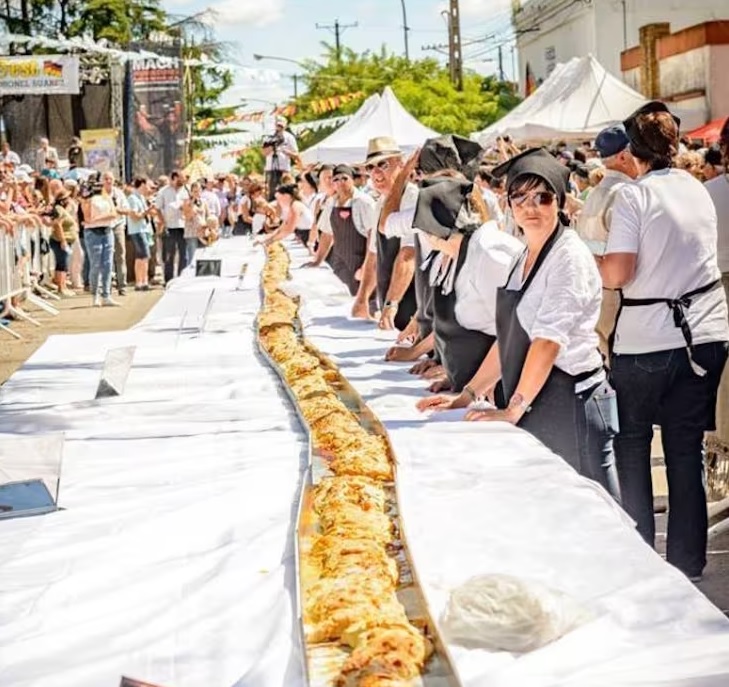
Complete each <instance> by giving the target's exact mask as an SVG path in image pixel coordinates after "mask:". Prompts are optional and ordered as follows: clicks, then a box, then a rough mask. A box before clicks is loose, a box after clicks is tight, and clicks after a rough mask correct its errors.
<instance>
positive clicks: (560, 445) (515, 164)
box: [424, 149, 618, 498]
mask: <svg viewBox="0 0 729 687" xmlns="http://www.w3.org/2000/svg"><path fill="white" fill-rule="evenodd" d="M494 173H495V174H496V175H497V176H503V175H506V176H507V183H506V188H507V194H508V198H509V205H510V207H511V210H512V212H513V215H514V219H515V221H516V224H517V225H518V226H519V227H520V229H521V230H522V231H523V232H524V237H525V241H526V244H527V245H526V250H524V251H523V252H522V253H521V255H520V257H519V258H518V259H517V260H516V261H515V264H514V265H513V267H512V269H511V272H510V274H509V275H508V278H507V279H506V285H505V286H504V287H502V288H500V289H499V290H498V294H497V299H496V345H494V346H493V348H492V349H491V350H490V351H489V354H488V356H487V357H486V359H485V360H484V362H483V364H482V365H481V367H480V369H479V370H478V372H477V373H476V375H475V376H474V377H473V379H472V380H471V381H470V383H469V384H468V385H467V386H466V387H465V388H464V391H463V392H462V393H461V394H460V395H459V396H457V397H455V398H451V399H445V398H443V397H434V398H431V399H428V401H427V405H429V406H430V407H441V408H443V407H451V408H454V407H456V408H457V407H465V406H467V405H469V404H470V403H471V402H473V401H475V400H476V399H477V398H479V397H483V396H486V397H488V398H489V399H490V400H492V401H496V405H497V406H498V408H497V409H494V410H471V411H470V412H469V413H468V414H467V415H466V419H468V420H475V421H502V422H509V423H511V424H515V425H518V426H519V427H522V428H523V429H525V430H527V431H528V432H530V433H531V434H533V435H534V436H535V437H537V438H538V439H539V440H540V441H542V443H544V444H545V445H546V446H547V447H548V448H550V449H552V450H553V451H554V452H555V453H557V454H558V455H560V456H562V458H564V459H565V460H566V461H567V462H568V463H569V464H570V465H572V466H573V467H574V468H575V469H576V470H578V471H579V472H580V473H581V474H583V475H585V476H586V477H589V478H591V479H594V480H596V481H597V482H599V483H600V484H602V485H603V486H604V487H605V488H606V489H607V490H608V491H609V492H610V493H611V494H612V495H613V496H614V497H616V498H617V497H618V486H617V477H616V475H615V467H614V458H613V447H612V442H613V437H614V435H615V434H616V432H617V429H618V428H617V406H616V401H615V393H614V391H613V390H612V388H611V387H610V385H609V384H608V382H607V379H606V375H605V371H604V368H603V362H602V357H601V356H600V353H599V352H598V349H597V345H598V339H597V334H596V333H595V326H596V324H597V320H598V317H599V314H600V299H601V296H602V284H601V280H600V275H599V273H598V270H597V267H596V265H595V261H594V259H593V257H592V255H591V254H590V251H589V250H588V249H587V248H586V246H585V245H584V244H583V243H582V241H581V240H580V239H579V237H578V236H577V234H575V233H574V232H573V231H568V230H565V225H566V224H568V220H567V218H566V217H565V216H564V214H563V213H562V208H564V204H565V200H566V195H567V185H568V182H569V170H568V169H567V168H565V167H564V166H563V165H560V164H559V163H558V162H557V161H556V160H554V158H552V156H551V155H550V154H549V153H548V152H547V151H546V150H543V149H532V150H528V151H526V152H524V153H522V154H521V155H518V156H516V157H514V158H512V159H511V160H509V161H508V162H506V163H504V164H503V165H500V166H499V167H497V168H496V169H495V170H494ZM497 384H498V385H499V389H498V390H497ZM424 405H426V404H424Z"/></svg>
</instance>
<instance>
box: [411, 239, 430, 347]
mask: <svg viewBox="0 0 729 687" xmlns="http://www.w3.org/2000/svg"><path fill="white" fill-rule="evenodd" d="M422 264H423V247H422V245H421V243H420V239H419V238H418V237H417V236H416V237H415V279H414V282H415V302H416V307H417V310H416V312H415V318H416V319H417V321H418V333H419V336H420V338H421V339H425V338H426V337H428V336H430V334H431V332H432V331H433V289H432V288H431V286H430V281H429V274H428V271H427V270H422V269H420V268H421V266H422Z"/></svg>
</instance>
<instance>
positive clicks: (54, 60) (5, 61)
mask: <svg viewBox="0 0 729 687" xmlns="http://www.w3.org/2000/svg"><path fill="white" fill-rule="evenodd" d="M79 92H80V88H79V58H78V57H76V56H73V55H23V56H13V57H8V56H4V57H0V95H27V94H35V95H59V94H64V93H66V94H72V95H77V94H78V93H79Z"/></svg>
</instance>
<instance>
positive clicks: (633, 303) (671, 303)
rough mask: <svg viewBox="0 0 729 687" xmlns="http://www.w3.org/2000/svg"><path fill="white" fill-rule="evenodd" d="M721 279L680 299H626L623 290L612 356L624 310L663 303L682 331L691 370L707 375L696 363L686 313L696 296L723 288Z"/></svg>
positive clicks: (614, 330) (613, 336) (692, 339)
mask: <svg viewBox="0 0 729 687" xmlns="http://www.w3.org/2000/svg"><path fill="white" fill-rule="evenodd" d="M721 286H722V284H721V279H717V280H716V281H712V282H711V283H710V284H705V285H704V286H700V287H699V288H698V289H694V290H693V291H689V292H688V293H685V294H683V296H679V297H678V298H625V297H624V296H623V292H622V290H619V293H620V305H619V307H618V313H617V315H616V316H615V326H614V327H613V333H612V334H611V335H610V339H609V340H608V347H609V349H610V354H611V355H612V351H613V346H614V344H615V334H616V332H617V331H618V322H619V321H620V314H621V313H622V312H623V308H635V307H640V306H644V305H657V304H658V303H663V304H665V305H667V306H668V309H669V310H670V311H671V312H672V313H673V323H674V325H676V327H678V328H679V329H680V330H681V334H683V340H684V341H685V342H686V352H687V353H688V358H689V363H690V365H691V369H692V370H693V371H694V373H695V374H696V375H698V376H699V377H704V376H705V375H706V370H705V369H704V368H703V367H701V366H700V365H698V364H697V363H696V361H694V355H693V354H694V337H693V334H692V333H691V327H689V323H688V320H687V319H686V311H687V310H688V309H689V308H690V307H691V303H692V301H693V299H694V298H695V297H696V296H700V295H702V294H704V293H709V291H714V290H715V289H718V288H721Z"/></svg>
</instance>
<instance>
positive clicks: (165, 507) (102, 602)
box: [0, 242, 305, 687]
mask: <svg viewBox="0 0 729 687" xmlns="http://www.w3.org/2000/svg"><path fill="white" fill-rule="evenodd" d="M230 247H235V248H236V250H233V251H232V256H231V259H230V260H226V264H225V265H224V274H226V275H229V276H227V277H224V278H223V279H211V278H201V279H193V278H190V277H191V275H189V274H187V275H185V276H184V277H183V278H181V279H179V280H177V281H175V282H173V284H172V285H170V287H169V289H168V291H167V293H166V294H165V295H164V297H163V298H162V300H161V301H160V302H159V304H158V305H157V306H156V307H155V308H154V310H153V311H152V312H151V313H150V314H149V316H148V317H147V318H146V319H145V320H144V322H142V323H141V324H140V325H139V326H138V327H137V328H135V329H133V330H131V331H128V332H124V333H114V334H90V335H84V336H63V337H53V338H51V339H49V340H48V342H47V343H46V344H45V345H44V346H43V347H42V348H41V349H40V350H39V351H38V352H37V353H36V354H35V355H34V356H33V357H32V358H31V359H30V360H29V361H28V363H26V365H24V366H23V367H22V368H21V370H20V371H19V372H17V373H16V374H15V375H13V377H12V379H11V380H9V381H8V383H7V384H6V385H5V386H4V387H3V388H2V393H0V433H6V434H31V433H47V432H58V431H63V432H65V433H66V445H65V455H64V466H63V472H62V482H61V490H60V501H59V502H60V505H61V506H62V507H63V508H64V510H63V511H61V512H57V513H54V514H51V515H47V516H43V517H36V518H28V519H16V520H10V521H3V522H0V685H2V686H3V687H104V686H108V687H117V685H118V684H119V679H120V676H121V675H122V674H124V675H128V676H130V677H135V678H137V679H144V680H149V681H150V682H154V683H156V684H160V685H163V686H165V687H183V686H184V687H232V686H233V685H237V686H239V687H249V686H257V687H281V686H282V685H287V686H288V685H292V686H294V687H296V686H297V685H300V684H302V671H301V654H300V647H299V644H298V633H297V631H296V622H295V610H294V597H293V592H292V590H293V589H294V584H295V579H294V578H295V571H294V565H293V521H294V518H293V513H294V508H295V506H296V502H297V498H298V493H299V488H300V478H301V473H302V467H303V465H304V461H305V437H304V434H303V432H302V431H301V429H300V427H299V425H298V423H297V421H296V419H295V416H294V415H293V413H292V412H291V409H290V407H289V405H288V403H286V402H284V400H283V398H284V396H283V394H282V393H281V392H280V389H279V386H278V383H277V380H276V379H275V377H274V376H273V374H272V373H271V372H270V370H269V369H268V368H267V367H266V366H265V364H264V363H263V361H262V360H261V359H260V357H259V356H258V354H257V352H256V349H255V346H254V339H253V328H252V325H253V318H254V316H255V314H256V312H257V311H258V307H259V297H258V293H259V292H258V279H259V271H260V267H261V265H262V263H263V260H262V256H261V255H260V254H258V255H257V256H256V258H255V260H253V261H252V263H251V269H250V273H249V275H248V277H247V279H246V281H245V283H244V285H243V286H244V288H245V290H244V291H236V290H235V289H236V286H237V285H238V280H237V277H236V275H237V274H238V271H239V269H240V264H241V259H242V254H243V253H244V252H245V251H246V250H247V249H246V246H245V244H244V243H241V242H237V245H236V244H234V245H233V246H231V245H229V244H227V243H226V244H220V249H227V248H230ZM213 287H214V288H215V290H216V291H215V295H214V297H213V303H212V306H211V309H210V313H209V316H208V321H207V324H206V328H205V332H204V333H203V334H199V333H198V332H197V327H198V326H199V325H200V321H201V316H202V314H203V312H204V310H205V307H206V305H207V303H208V299H209V295H210V292H211V289H212V288H213ZM185 312H187V315H186V317H185V322H186V327H185V329H184V330H183V331H182V332H180V322H181V320H182V316H183V314H184V313H185ZM123 345H135V346H136V347H137V349H136V355H135V358H134V362H133V367H132V370H131V374H130V376H129V379H128V382H127V386H126V390H125V393H124V394H123V396H121V397H119V398H114V399H109V400H104V401H100V402H96V401H93V400H92V399H93V397H94V393H95V391H96V386H97V383H98V380H99V374H100V369H101V365H102V362H103V359H104V356H105V354H106V351H107V350H108V349H109V348H113V347H117V346H123ZM5 439H6V437H5V436H3V437H2V438H0V441H3V440H5Z"/></svg>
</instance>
